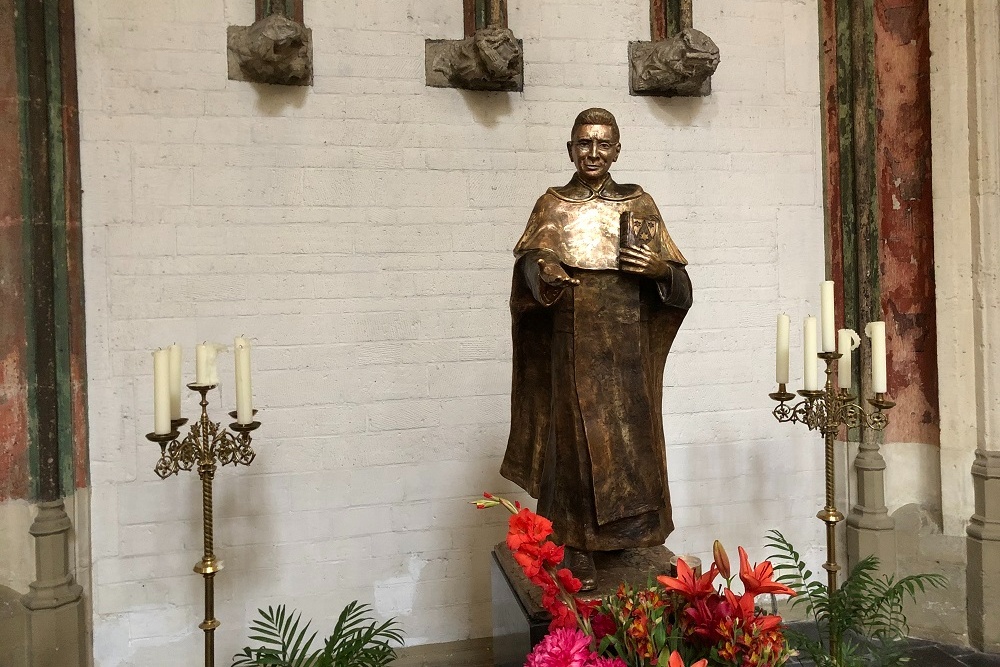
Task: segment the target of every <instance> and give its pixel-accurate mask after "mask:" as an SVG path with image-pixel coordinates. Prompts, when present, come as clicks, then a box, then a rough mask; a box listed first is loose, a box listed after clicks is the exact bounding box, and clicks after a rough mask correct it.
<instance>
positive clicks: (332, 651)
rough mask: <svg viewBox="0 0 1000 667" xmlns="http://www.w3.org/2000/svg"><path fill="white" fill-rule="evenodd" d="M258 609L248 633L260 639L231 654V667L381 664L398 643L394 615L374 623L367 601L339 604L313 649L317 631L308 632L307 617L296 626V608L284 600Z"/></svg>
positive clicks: (364, 666)
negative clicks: (333, 619)
mask: <svg viewBox="0 0 1000 667" xmlns="http://www.w3.org/2000/svg"><path fill="white" fill-rule="evenodd" d="M257 611H258V613H259V614H260V618H258V619H257V620H256V621H254V622H253V624H252V625H251V626H250V632H251V635H250V639H251V640H252V641H255V642H259V643H261V644H262V645H261V646H258V647H257V648H250V647H246V648H244V649H243V652H242V653H237V654H236V655H234V656H233V665H232V667H263V666H270V667H384V666H385V665H388V664H389V663H391V662H392V661H393V660H394V659H395V658H396V650H395V647H394V645H401V644H402V643H403V636H402V632H401V631H400V630H399V629H398V625H397V624H396V622H395V621H394V620H393V619H389V620H388V621H385V622H384V623H381V624H379V623H376V622H375V621H373V620H372V619H371V617H370V615H369V614H370V611H371V609H370V607H369V606H368V605H363V604H358V602H357V600H355V601H354V602H352V603H350V604H349V605H347V606H346V607H344V610H343V611H342V612H340V617H339V618H338V619H337V624H336V626H335V627H334V629H333V634H331V635H330V636H329V637H327V639H326V641H325V642H324V646H323V648H321V649H317V650H315V651H312V645H313V642H314V641H315V639H316V633H315V632H313V633H312V634H309V626H310V625H311V622H308V623H306V624H305V626H303V627H302V628H301V629H300V628H299V625H300V621H301V614H299V613H297V612H295V611H293V612H292V613H290V614H289V613H286V612H285V606H284V605H280V606H278V607H277V608H274V607H268V608H267V611H264V610H263V609H258V610H257Z"/></svg>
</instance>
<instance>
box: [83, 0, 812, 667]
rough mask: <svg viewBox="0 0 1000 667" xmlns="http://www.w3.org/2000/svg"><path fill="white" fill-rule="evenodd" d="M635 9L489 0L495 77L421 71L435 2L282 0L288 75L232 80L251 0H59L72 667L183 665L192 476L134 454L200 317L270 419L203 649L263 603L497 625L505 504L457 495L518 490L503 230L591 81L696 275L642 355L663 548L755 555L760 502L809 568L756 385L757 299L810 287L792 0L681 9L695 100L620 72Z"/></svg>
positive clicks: (788, 456)
mask: <svg viewBox="0 0 1000 667" xmlns="http://www.w3.org/2000/svg"><path fill="white" fill-rule="evenodd" d="M646 4H647V3H646V2H645V0H627V1H622V0H565V1H555V0H546V1H545V2H535V1H533V0H532V1H529V0H513V1H512V2H511V7H510V23H511V27H512V28H513V29H514V31H515V32H516V33H517V35H518V36H519V37H521V38H522V39H524V47H525V53H526V62H527V65H526V68H525V91H524V93H523V94H513V95H491V94H473V93H463V92H458V91H454V90H438V89H431V88H426V87H425V86H424V85H423V60H424V51H423V49H424V46H423V41H424V39H425V38H455V37H458V36H459V35H460V33H461V25H462V19H461V15H460V10H459V8H460V3H456V2H455V1H454V0H420V1H417V0H387V1H385V2H373V1H372V0H338V1H337V2H326V3H323V2H312V1H311V0H307V2H306V20H307V23H308V24H309V25H310V26H311V27H312V28H313V37H314V40H315V55H316V78H315V85H314V86H313V87H312V88H309V89H284V88H276V87H267V86H252V85H250V84H246V83H237V82H231V81H228V80H227V79H226V61H225V51H224V49H225V34H226V26H227V25H228V24H241V25H245V24H247V23H249V22H250V21H251V20H252V12H253V10H252V7H253V3H251V2H249V1H247V0H226V1H225V2H224V3H204V2H200V1H198V0H160V1H158V2H147V1H146V0H110V1H109V0H78V2H77V3H76V11H77V24H78V33H79V34H78V48H79V55H78V60H79V64H80V96H81V99H80V104H81V128H82V135H83V146H82V156H83V187H84V191H85V192H84V223H85V231H86V248H85V250H86V267H85V268H86V279H87V320H88V350H89V351H88V353H89V370H90V373H91V378H90V409H91V414H90V418H91V433H92V439H91V452H92V461H91V468H92V473H93V500H92V523H93V560H94V562H93V574H94V599H93V602H94V614H95V617H94V627H95V635H96V647H95V653H96V662H97V664H98V665H100V666H101V667H113V666H115V665H133V666H137V667H138V666H142V667H153V666H156V665H170V666H171V667H174V666H176V665H179V664H196V663H197V662H198V659H199V657H198V656H199V655H200V653H201V633H200V631H198V630H197V628H196V625H197V623H198V621H199V620H200V618H201V611H200V610H201V604H202V602H201V584H200V580H199V578H198V577H197V576H196V575H194V574H192V573H191V566H192V565H193V564H194V563H195V561H197V560H198V558H199V557H200V551H201V543H200V535H201V532H200V517H199V505H198V502H199V495H198V483H197V479H196V476H195V475H194V474H187V475H184V476H183V477H182V478H181V479H176V478H174V479H170V480H168V481H160V480H158V479H156V478H155V476H154V475H153V472H152V466H153V464H154V462H155V459H156V452H155V451H154V449H155V448H154V447H153V446H151V445H150V444H149V443H148V442H147V441H146V440H145V438H144V437H143V436H144V434H145V433H146V432H147V431H148V430H149V426H150V423H151V415H150V412H151V410H150V408H151V401H150V400H149V394H150V393H151V392H150V390H149V386H150V384H151V382H150V372H151V371H150V369H151V364H150V359H149V351H150V350H151V349H152V348H154V347H156V346H159V345H164V344H169V343H170V342H173V341H177V342H180V343H183V344H184V345H185V347H186V351H187V362H188V371H189V373H190V372H191V368H190V367H191V365H192V364H191V359H192V354H191V351H192V346H193V344H194V343H195V342H198V341H202V340H206V339H209V340H220V341H229V340H231V339H232V337H233V336H234V335H235V334H239V333H244V332H245V333H247V334H249V335H251V336H253V337H255V339H256V356H255V369H254V372H255V393H256V401H257V404H258V407H259V408H260V409H261V420H262V421H263V424H264V426H263V428H262V429H261V430H260V431H259V432H258V433H257V436H256V438H255V442H256V449H257V452H258V456H257V460H256V461H255V462H254V464H253V465H252V466H251V467H250V468H240V469H238V470H234V469H232V468H228V469H225V470H222V471H221V472H220V473H219V475H218V478H217V483H216V502H217V512H218V513H217V521H216V529H217V540H216V545H217V551H218V553H219V554H220V556H221V557H223V558H225V559H226V563H227V567H226V570H225V571H224V572H223V573H222V574H221V575H220V577H219V578H218V586H219V592H218V616H219V618H220V619H221V620H222V621H223V625H222V627H221V628H220V630H219V632H218V653H219V659H220V660H221V661H223V662H224V661H225V657H226V656H229V655H232V653H234V652H236V651H237V649H238V648H240V647H241V646H242V645H243V642H244V636H245V627H246V625H247V621H248V620H249V619H250V618H251V617H253V616H254V615H255V613H256V609H257V608H258V607H261V606H266V605H269V604H276V603H288V604H291V605H294V606H296V607H298V608H300V609H302V610H303V612H304V613H305V614H306V615H307V616H311V617H314V618H315V625H316V627H317V628H318V629H321V630H325V629H328V628H330V627H332V623H333V619H334V617H335V616H336V614H337V612H338V611H339V610H340V608H341V607H342V606H343V605H344V604H346V603H347V602H349V601H350V600H352V599H355V598H358V599H361V600H362V601H364V602H368V603H372V604H374V605H375V608H376V609H377V611H378V613H379V614H380V615H381V616H397V617H398V618H399V620H400V621H401V623H402V625H403V627H404V628H405V629H406V632H407V636H408V641H409V642H411V643H422V642H437V641H447V640H454V639H461V638H464V637H470V636H482V635H486V634H488V633H489V631H490V613H489V592H488V587H489V581H488V552H489V548H490V546H491V545H492V544H494V543H495V542H497V541H499V540H500V539H501V538H502V536H503V533H504V527H503V526H504V522H505V516H504V515H503V514H502V513H501V512H499V511H494V512H493V513H483V512H476V511H474V510H472V509H471V508H470V507H469V506H468V505H467V504H465V503H464V501H465V500H466V499H467V498H469V497H473V496H476V495H478V494H479V493H480V492H481V491H482V490H484V489H491V490H494V491H501V492H504V493H508V494H513V495H515V496H516V497H519V498H522V499H523V498H524V495H523V494H519V493H518V491H517V490H516V489H514V488H513V487H512V485H511V484H510V483H508V482H506V481H504V480H502V479H501V478H500V477H499V475H498V474H497V468H498V466H499V462H500V458H501V456H502V454H503V449H504V444H505V441H506V435H507V427H508V419H509V413H508V390H509V383H510V340H509V315H508V312H507V297H508V290H509V285H510V267H511V263H512V257H511V255H510V249H511V247H512V246H513V244H514V242H515V240H516V239H517V237H518V235H519V234H520V232H521V230H522V229H523V226H524V223H525V221H526V218H527V215H528V212H529V210H530V207H531V205H532V204H533V202H534V200H535V198H536V197H538V195H539V194H540V193H541V192H542V191H543V190H544V188H545V187H547V186H549V185H555V184H561V183H563V182H565V181H566V180H567V179H568V177H569V175H570V174H571V170H572V165H571V164H570V162H569V160H568V159H567V157H566V155H565V148H564V145H565V141H566V139H567V136H568V133H569V128H570V124H571V123H572V120H573V117H574V116H575V114H576V113H577V112H579V111H580V110H581V109H583V108H584V107H586V106H591V105H602V106H607V107H608V108H610V109H611V110H612V111H614V112H615V113H616V114H617V116H618V118H619V121H620V123H621V126H622V132H623V136H622V143H623V146H624V148H623V153H622V157H621V160H620V161H619V164H618V165H617V169H616V170H615V173H616V176H617V178H618V180H619V181H622V182H628V181H635V182H639V183H641V184H642V185H643V186H644V187H645V188H646V189H647V190H648V191H649V192H650V193H652V195H653V196H654V197H655V198H656V200H657V202H658V204H659V206H660V208H661V210H662V211H663V213H664V215H665V217H666V219H667V221H668V224H669V225H670V229H671V232H672V234H673V236H674V238H675V239H676V240H677V243H678V245H679V246H680V247H681V248H682V249H683V250H684V253H685V254H686V256H687V257H688V259H689V260H690V262H691V271H690V273H691V276H692V279H693V281H694V283H695V286H696V289H697V294H696V297H695V298H696V306H695V307H694V309H692V311H691V314H690V316H689V317H688V320H687V322H686V323H685V325H684V328H683V330H682V332H681V334H680V335H679V336H678V338H677V342H676V345H675V351H674V354H673V355H672V356H671V359H670V361H669V363H668V368H667V375H666V378H667V379H666V384H667V387H666V391H665V395H664V403H665V414H666V417H665V422H666V428H667V441H668V461H669V467H670V475H671V490H672V494H673V498H674V503H675V519H676V523H677V526H678V529H677V531H676V532H675V534H674V535H673V536H671V538H670V540H669V542H668V545H669V546H671V547H672V548H673V549H675V550H682V551H693V552H696V553H701V554H703V555H705V554H706V551H707V550H708V549H709V548H710V545H711V542H712V540H713V539H715V538H716V537H719V538H721V539H723V540H724V541H725V542H726V544H727V545H729V546H730V548H731V549H735V546H736V544H744V545H746V546H748V547H749V548H750V549H751V551H753V552H754V554H755V555H756V556H761V555H763V554H762V549H761V545H762V542H763V533H764V531H765V530H766V529H768V528H771V527H777V528H781V529H783V530H784V531H785V532H786V533H787V534H789V535H790V536H791V537H793V538H794V539H795V540H796V541H797V542H798V544H799V545H800V547H802V549H803V550H804V551H805V552H806V553H809V554H812V555H814V556H816V557H815V558H814V560H815V561H816V564H817V565H818V564H819V561H820V560H821V558H820V557H818V553H819V548H818V546H817V545H818V544H819V540H820V530H821V527H822V526H821V524H820V522H818V521H816V520H815V518H813V513H814V511H815V509H818V508H819V506H820V504H821V482H820V477H821V472H820V468H821V460H820V451H819V441H818V438H815V437H812V436H810V435H809V434H807V433H806V432H805V431H804V430H802V429H795V428H789V427H780V426H779V425H778V424H776V423H775V422H774V420H773V418H772V417H771V415H770V408H771V407H772V406H771V402H770V400H769V399H768V398H767V395H766V394H767V392H769V391H772V390H773V387H772V385H771V378H772V368H773V365H772V364H773V362H772V353H771V347H772V344H773V343H772V341H773V333H772V327H773V321H774V320H773V318H774V314H775V313H776V312H777V311H779V310H786V311H788V312H789V313H792V314H794V315H795V316H801V315H804V314H806V311H807V310H809V309H811V310H813V311H815V310H816V304H815V303H814V302H813V299H814V298H815V296H816V294H817V288H816V285H817V283H818V282H819V281H820V280H821V279H822V266H823V261H822V204H821V178H820V140H819V122H818V121H819V112H818V99H819V83H818V75H817V51H818V47H817V27H816V26H817V19H816V3H815V0H773V1H769V0H699V2H697V3H696V7H695V11H696V17H695V18H696V24H697V26H698V27H700V28H701V29H702V30H704V31H705V32H707V33H708V34H709V35H711V36H712V37H713V38H714V39H715V40H716V41H717V42H718V44H719V46H720V47H721V50H722V54H723V62H722V66H721V68H720V69H719V72H718V73H717V74H716V76H715V79H714V82H713V88H714V93H713V95H712V96H711V97H710V98H707V99H699V100H683V99H679V100H658V99H643V98H634V97H630V96H629V95H628V92H627V88H628V85H627V80H626V74H627V68H626V61H625V54H626V48H627V43H628V41H629V40H630V39H645V38H647V37H648V32H647V25H648V8H647V7H646ZM595 17H597V18H596V19H595ZM597 19H599V20H597ZM793 338H794V335H793ZM797 365H798V364H793V367H794V366H797ZM231 367H232V359H231V357H223V358H222V368H221V376H222V378H223V381H224V383H225V384H224V386H223V387H222V390H221V392H217V394H216V395H215V396H213V400H214V401H215V402H214V403H213V409H214V410H215V412H214V414H215V415H216V416H217V417H218V418H221V416H222V415H221V408H222V407H224V408H225V409H226V410H228V409H231V408H232V403H233V395H232V388H231V385H230V384H229V383H228V378H229V376H230V372H231ZM220 393H221V397H222V401H223V405H222V406H220V405H219V403H218V401H219V398H220ZM184 406H185V410H186V412H187V414H188V415H192V414H193V412H194V409H195V408H196V405H195V401H194V400H193V397H191V396H187V397H185V402H184Z"/></svg>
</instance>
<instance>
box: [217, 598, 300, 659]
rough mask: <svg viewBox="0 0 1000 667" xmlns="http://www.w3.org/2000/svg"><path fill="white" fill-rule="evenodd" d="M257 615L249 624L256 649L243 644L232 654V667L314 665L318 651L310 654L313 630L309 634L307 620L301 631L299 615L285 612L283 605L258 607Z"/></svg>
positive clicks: (251, 638)
mask: <svg viewBox="0 0 1000 667" xmlns="http://www.w3.org/2000/svg"><path fill="white" fill-rule="evenodd" d="M257 613H258V614H260V617H259V618H258V619H256V620H255V621H254V622H253V623H251V625H250V632H251V634H250V640H251V641H255V642H259V643H260V644H261V646H258V647H257V648H250V647H246V648H244V649H243V652H242V653H237V654H236V655H234V656H233V667H258V666H262V665H268V666H270V667H313V666H314V664H315V662H316V656H317V654H318V653H319V652H318V651H314V652H313V653H310V652H309V650H310V649H311V648H312V643H313V641H314V640H315V639H316V633H315V632H313V633H312V634H311V635H310V634H308V633H309V626H310V625H311V624H312V623H311V622H308V623H306V624H305V626H304V627H303V628H302V629H301V630H300V629H299V623H300V621H301V618H302V615H301V614H300V613H298V612H294V611H293V612H292V613H291V614H288V613H287V612H286V610H285V606H284V605H278V607H277V608H275V607H268V608H267V611H264V610H263V609H258V610H257Z"/></svg>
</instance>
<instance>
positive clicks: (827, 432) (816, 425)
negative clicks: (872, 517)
mask: <svg viewBox="0 0 1000 667" xmlns="http://www.w3.org/2000/svg"><path fill="white" fill-rule="evenodd" d="M817 356H819V358H820V359H822V360H823V361H824V362H826V386H825V388H823V389H818V390H815V391H811V390H805V389H803V390H800V391H799V395H800V396H802V397H804V398H805V400H803V401H800V402H798V403H796V404H795V405H788V404H787V403H788V402H789V401H791V400H793V399H794V398H795V394H792V393H789V392H788V391H787V390H786V389H785V385H784V384H779V385H778V391H776V392H774V393H773V394H770V396H771V398H773V399H774V400H776V401H778V406H777V407H775V408H774V413H773V414H774V416H775V418H776V419H777V420H778V421H779V422H790V423H796V422H798V423H800V424H805V425H806V426H807V427H808V428H809V430H810V431H816V430H818V431H819V432H820V433H822V434H823V438H824V441H825V445H826V447H825V458H826V504H825V506H824V507H823V509H821V510H820V511H819V512H818V513H817V514H816V518H818V519H820V520H821V521H823V523H825V524H826V553H827V559H826V562H825V563H824V564H823V569H824V570H826V572H827V591H828V594H830V595H833V594H834V592H835V591H836V590H837V572H839V571H840V565H839V564H838V563H837V542H836V534H835V533H836V528H837V524H838V523H840V522H841V521H843V520H844V515H843V514H841V512H840V510H838V509H837V505H836V498H835V497H834V489H835V482H836V480H835V470H834V448H833V444H834V440H835V439H836V437H837V433H838V432H839V431H840V427H841V426H847V427H848V428H857V427H859V426H865V427H867V428H871V429H874V430H876V431H881V430H883V429H885V427H886V426H887V425H888V424H889V416H888V415H887V414H886V413H885V411H886V410H889V409H890V408H892V407H893V406H895V405H896V404H895V403H893V402H892V401H890V400H888V399H887V398H886V396H885V394H881V393H879V394H875V398H870V399H868V403H870V404H871V405H872V407H874V408H875V411H874V412H867V411H866V410H865V408H864V407H863V406H861V405H858V404H857V403H854V400H855V399H856V398H857V397H855V396H852V395H851V393H850V391H849V390H847V389H837V388H835V387H834V369H835V367H836V361H837V359H840V357H841V355H840V353H839V352H821V353H820V354H819V355H817ZM839 640H840V637H838V636H837V634H836V630H835V629H834V627H833V625H832V624H831V625H830V656H831V657H832V658H833V659H834V662H835V664H839V663H838V662H837V661H838V660H839V655H838V654H839V650H838V645H839V643H840V641H839Z"/></svg>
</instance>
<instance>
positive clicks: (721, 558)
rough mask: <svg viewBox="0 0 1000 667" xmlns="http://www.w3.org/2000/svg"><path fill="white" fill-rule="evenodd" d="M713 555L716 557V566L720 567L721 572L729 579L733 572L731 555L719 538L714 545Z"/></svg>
mask: <svg viewBox="0 0 1000 667" xmlns="http://www.w3.org/2000/svg"><path fill="white" fill-rule="evenodd" d="M712 556H713V557H714V558H715V567H717V568H719V574H721V575H722V576H723V577H724V578H726V579H728V578H729V577H730V575H731V574H732V570H731V569H730V567H729V555H728V554H727V553H726V549H725V547H723V546H722V542H720V541H719V540H716V541H715V544H713V545H712Z"/></svg>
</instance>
